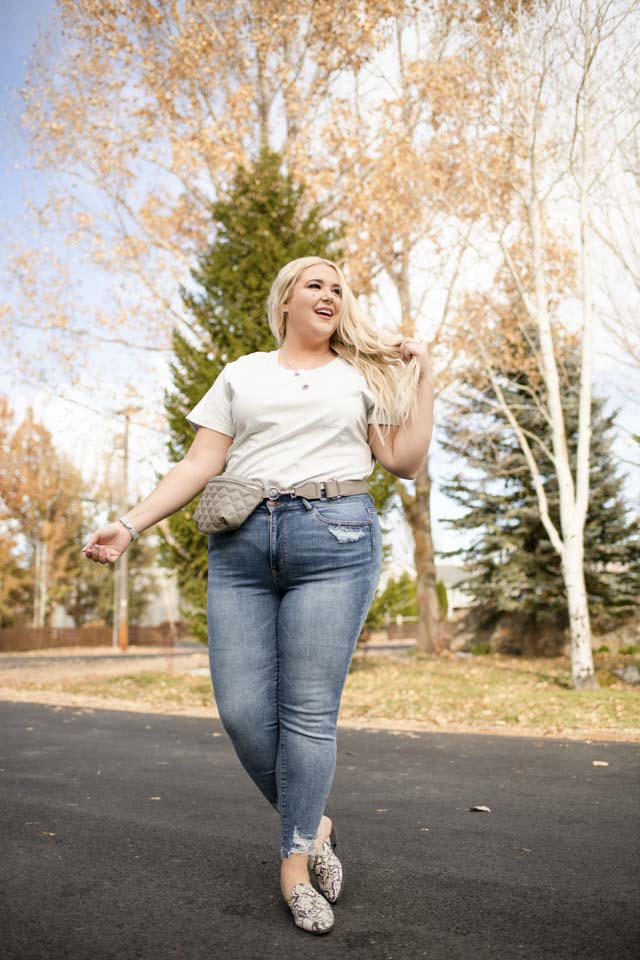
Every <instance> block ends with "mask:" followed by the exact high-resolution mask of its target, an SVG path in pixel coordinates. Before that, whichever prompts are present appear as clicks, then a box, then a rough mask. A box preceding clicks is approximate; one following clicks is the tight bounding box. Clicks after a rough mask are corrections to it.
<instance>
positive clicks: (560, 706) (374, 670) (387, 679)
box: [341, 651, 640, 739]
mask: <svg viewBox="0 0 640 960" xmlns="http://www.w3.org/2000/svg"><path fill="white" fill-rule="evenodd" d="M629 662H637V658H635V659H634V658H633V657H631V656H621V655H610V654H594V663H595V668H596V676H597V678H598V681H599V683H600V685H601V686H600V689H598V690H575V689H574V688H573V686H572V683H571V665H570V663H569V661H568V659H567V658H565V657H556V658H544V659H542V658H540V659H523V658H520V657H509V656H504V655H500V654H486V655H478V656H474V657H473V658H472V659H471V658H470V659H467V658H464V659H463V658H456V657H445V658H431V657H425V656H424V655H421V654H419V653H416V652H415V651H408V652H407V653H405V654H398V655H396V656H395V657H394V658H393V659H392V660H390V659H388V658H386V657H385V658H383V657H375V658H374V657H373V656H370V655H367V656H366V657H365V658H363V659H360V660H356V661H354V663H353V665H352V668H351V673H350V676H349V680H348V682H347V685H346V687H345V691H344V695H343V698H342V705H341V717H342V718H343V719H345V720H347V719H366V718H367V717H371V718H374V717H375V718H380V719H388V720H401V721H404V722H406V723H407V724H410V723H412V722H418V723H427V724H430V725H432V726H433V727H435V728H445V729H450V730H453V729H465V730H469V731H474V730H475V731H476V732H481V731H482V730H487V729H491V728H494V727H502V728H506V729H504V732H513V733H517V732H519V731H520V732H524V730H525V729H526V730H527V731H539V732H541V733H546V734H551V735H562V736H564V735H570V734H588V733H593V735H596V734H601V735H603V734H611V733H617V734H623V735H625V736H626V737H628V738H629V739H640V689H638V688H637V687H632V686H631V685H629V684H626V683H624V682H623V681H622V680H620V678H619V677H617V676H616V674H614V673H613V668H614V667H620V666H624V665H626V663H629Z"/></svg>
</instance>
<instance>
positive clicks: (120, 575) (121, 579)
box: [113, 406, 142, 653]
mask: <svg viewBox="0 0 640 960" xmlns="http://www.w3.org/2000/svg"><path fill="white" fill-rule="evenodd" d="M141 409H142V408H141V407H132V406H129V407H125V408H124V410H119V411H118V414H119V416H122V417H124V438H123V445H122V446H123V457H122V488H121V493H120V515H121V516H122V514H125V513H126V512H127V510H128V509H129V421H130V417H131V414H132V413H136V412H137V411H138V410H141ZM114 574H115V576H114V605H113V645H114V646H115V644H116V637H117V642H118V647H119V648H120V650H121V652H122V653H126V651H127V650H128V649H129V553H128V550H125V552H124V553H123V555H122V556H121V557H120V559H119V560H118V562H117V564H116V569H115V570H114Z"/></svg>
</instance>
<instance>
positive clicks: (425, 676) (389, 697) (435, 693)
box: [0, 651, 640, 741]
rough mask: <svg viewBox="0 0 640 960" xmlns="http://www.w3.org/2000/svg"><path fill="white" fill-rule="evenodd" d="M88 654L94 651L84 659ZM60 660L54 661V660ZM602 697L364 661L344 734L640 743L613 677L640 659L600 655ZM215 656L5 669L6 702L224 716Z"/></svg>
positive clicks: (466, 668)
mask: <svg viewBox="0 0 640 960" xmlns="http://www.w3.org/2000/svg"><path fill="white" fill-rule="evenodd" d="M83 652H86V651H83ZM50 653H51V651H47V654H50ZM594 659H595V664H596V673H597V677H598V680H599V681H600V684H601V686H600V689H599V690H574V689H573V688H572V687H571V673H570V664H569V661H568V660H567V659H566V658H564V657H557V658H553V659H521V658H518V657H507V656H503V655H500V654H487V655H482V656H475V657H473V658H470V659H466V658H465V659H463V658H458V657H455V656H453V655H448V656H444V657H439V658H430V657H425V656H422V655H420V654H418V653H416V652H415V651H409V652H407V653H395V654H392V655H388V654H384V655H383V654H376V655H374V654H372V653H367V654H366V655H365V656H362V655H360V654H358V655H356V657H355V658H354V660H353V663H352V667H351V671H350V673H349V676H348V678H347V683H346V685H345V689H344V693H343V697H342V704H341V709H340V723H341V724H343V725H345V726H360V727H363V726H365V727H386V728H393V729H400V730H402V729H407V730H411V729H414V730H420V729H422V730H446V731H451V732H469V733H501V734H509V735H517V734H520V735H527V736H543V737H544V736H546V737H550V736H551V737H564V738H576V739H604V740H635V741H637V740H640V688H639V687H637V686H635V687H634V686H631V685H629V684H627V683H624V682H623V681H621V680H620V679H619V678H618V677H617V676H616V675H615V674H614V673H613V672H612V670H613V668H614V667H621V666H625V665H626V664H627V663H638V661H639V658H638V657H637V656H635V657H634V656H631V655H623V654H615V655H614V654H604V653H603V654H595V655H594ZM207 666H208V660H207V656H206V653H202V654H201V653H194V654H193V655H191V656H188V657H181V658H177V657H176V658H175V659H173V658H171V657H170V656H169V655H167V656H166V657H162V658H160V659H159V660H153V661H151V660H146V661H145V660H137V661H133V660H130V661H129V660H128V659H127V655H126V654H125V655H123V657H122V660H117V661H115V662H114V661H111V662H98V661H97V660H96V661H95V662H91V661H87V662H83V663H82V664H78V663H77V662H76V663H71V662H69V660H68V658H67V662H66V663H65V658H64V657H63V656H61V657H60V660H59V662H56V663H55V665H54V667H51V666H50V665H47V666H46V667H37V668H36V667H35V666H33V667H32V666H25V667H22V666H21V667H20V669H19V670H15V669H14V670H8V669H3V664H2V659H1V658H0V699H5V700H26V701H36V702H46V703H57V704H65V703H66V704H69V705H74V706H79V705H80V706H86V707H108V708H115V709H127V710H129V709H133V710H147V711H149V712H158V713H177V714H188V715H192V716H193V715H195V716H213V717H215V716H217V713H216V710H215V703H214V699H213V694H212V689H211V680H210V677H209V675H208V673H203V672H202V671H206V670H207Z"/></svg>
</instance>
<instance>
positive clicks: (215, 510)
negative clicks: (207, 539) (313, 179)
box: [193, 476, 264, 533]
mask: <svg viewBox="0 0 640 960" xmlns="http://www.w3.org/2000/svg"><path fill="white" fill-rule="evenodd" d="M263 498H264V488H263V486H262V483H260V482H259V481H258V480H243V479H242V478H241V477H225V476H219V477H212V478H211V480H209V481H208V483H207V485H206V487H205V488H204V490H203V491H202V494H201V495H200V501H199V503H198V506H197V509H196V512H195V513H194V515H193V520H194V523H195V524H196V526H197V527H198V530H200V531H201V533H224V531H225V530H235V529H236V528H237V527H239V526H241V525H242V524H243V523H244V521H245V520H246V519H247V517H248V516H249V514H250V513H252V512H253V511H254V510H255V508H256V507H257V506H258V504H259V503H260V501H261V500H262V499H263Z"/></svg>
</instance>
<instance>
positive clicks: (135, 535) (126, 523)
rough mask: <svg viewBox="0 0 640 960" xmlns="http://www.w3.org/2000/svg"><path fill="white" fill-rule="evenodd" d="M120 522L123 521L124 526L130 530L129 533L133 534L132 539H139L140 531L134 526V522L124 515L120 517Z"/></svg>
mask: <svg viewBox="0 0 640 960" xmlns="http://www.w3.org/2000/svg"><path fill="white" fill-rule="evenodd" d="M118 523H121V524H122V526H123V527H126V528H127V530H128V531H129V533H130V534H131V539H132V540H137V539H138V537H139V536H140V534H139V533H138V531H137V530H136V528H135V527H134V526H133V524H132V523H131V521H130V520H125V518H124V517H118Z"/></svg>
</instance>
